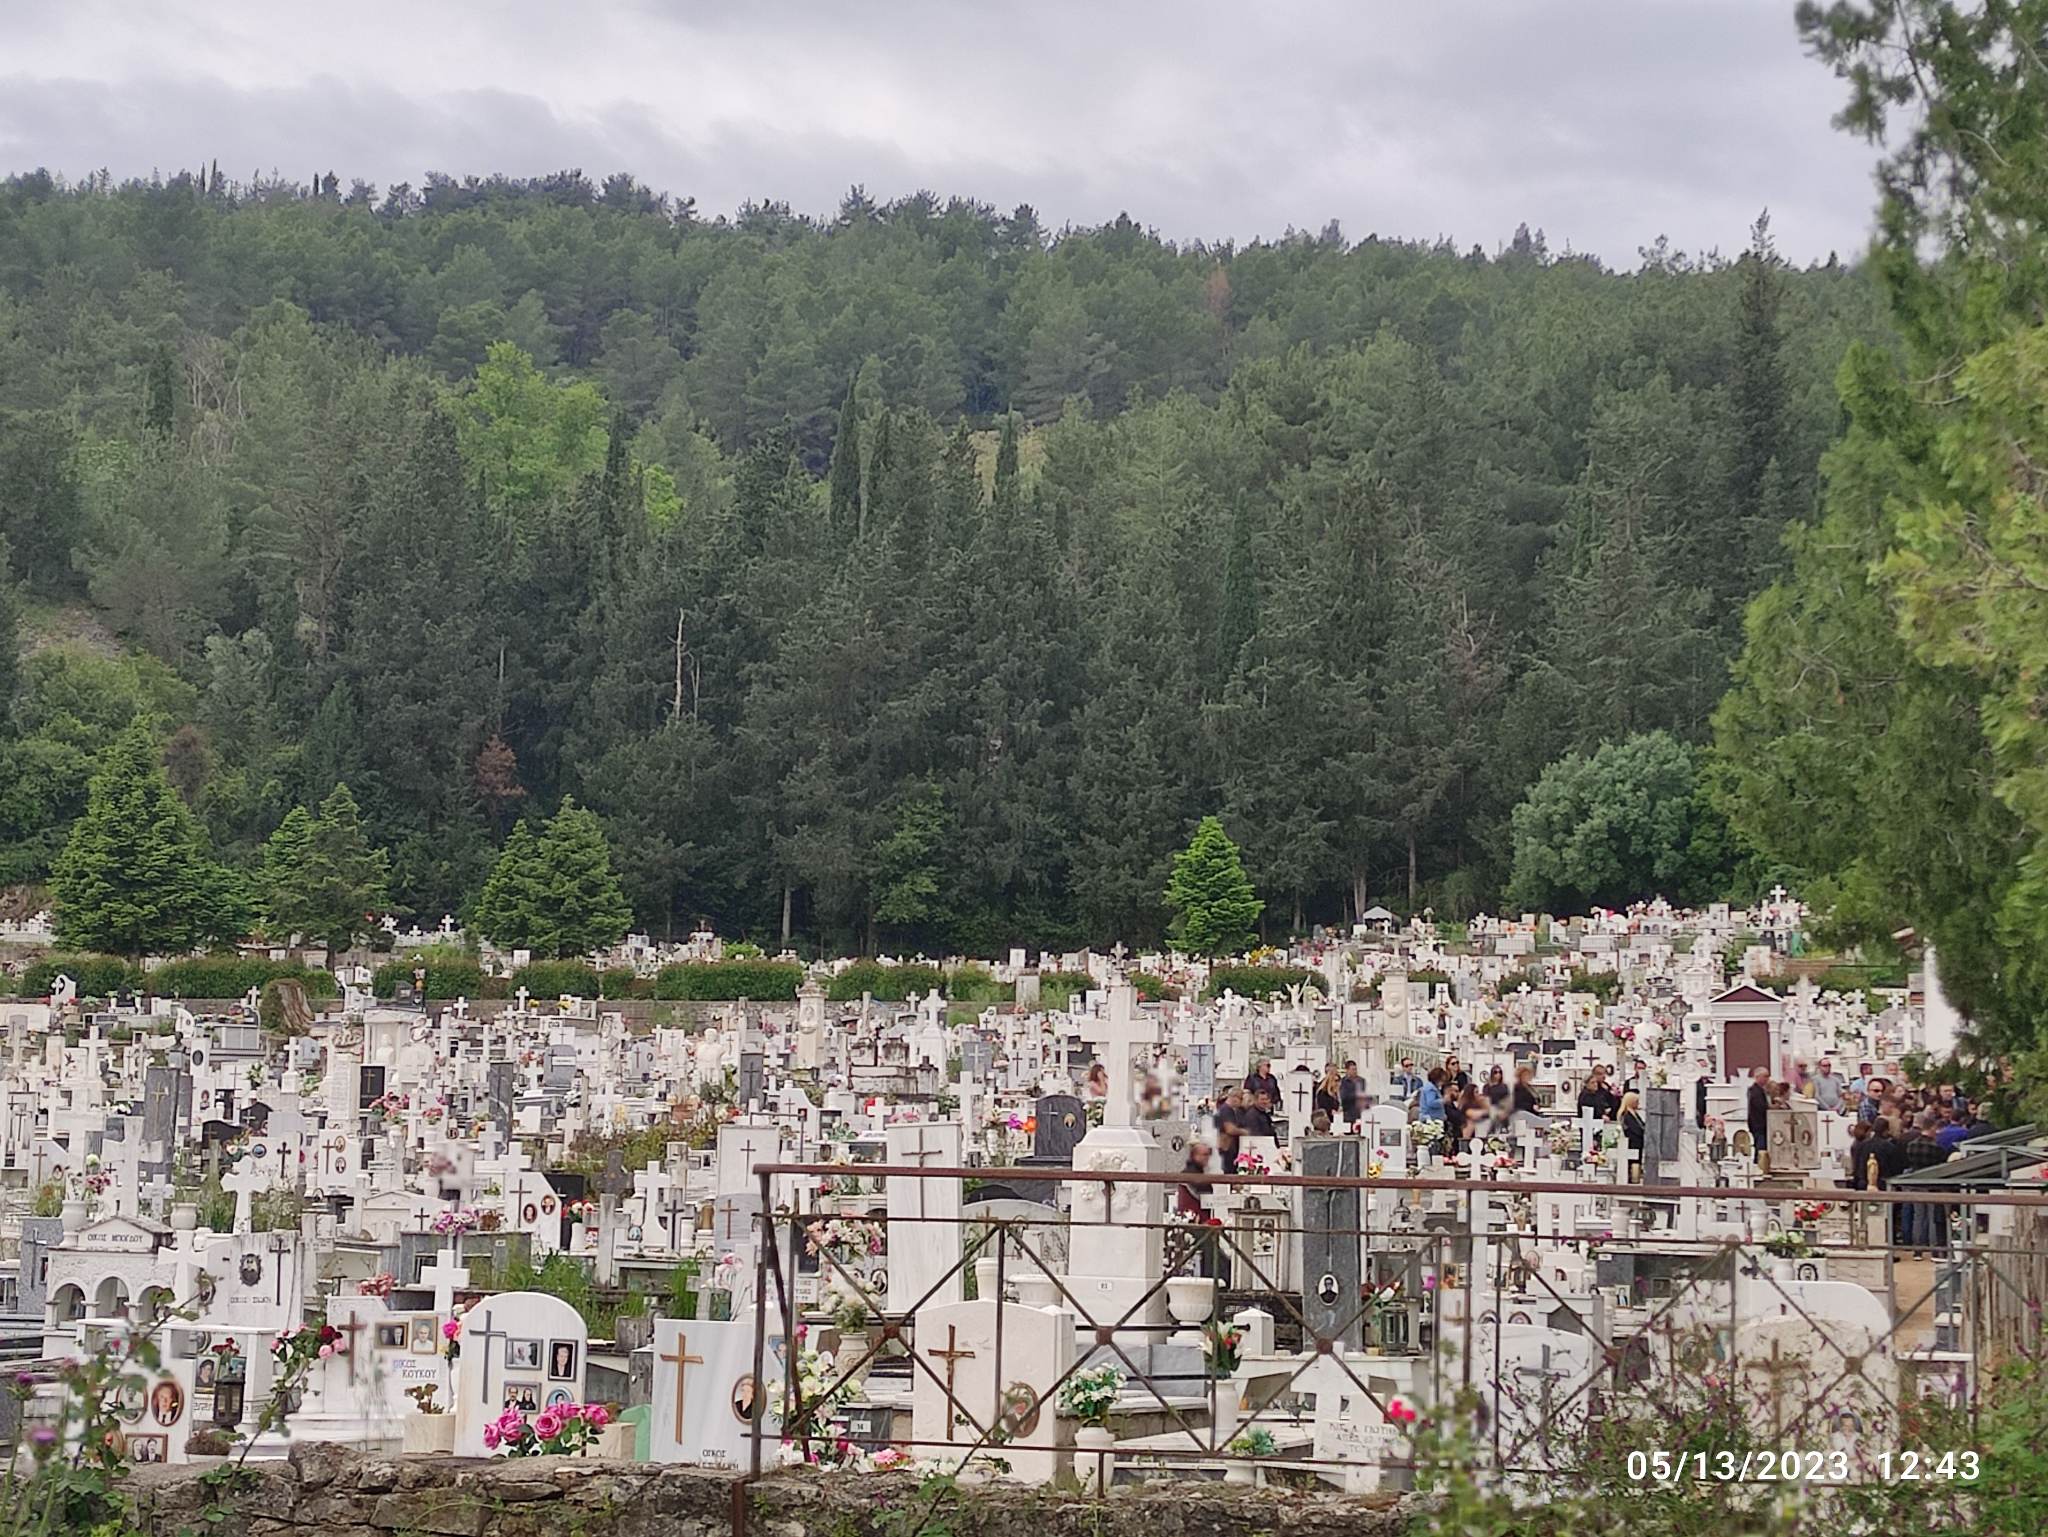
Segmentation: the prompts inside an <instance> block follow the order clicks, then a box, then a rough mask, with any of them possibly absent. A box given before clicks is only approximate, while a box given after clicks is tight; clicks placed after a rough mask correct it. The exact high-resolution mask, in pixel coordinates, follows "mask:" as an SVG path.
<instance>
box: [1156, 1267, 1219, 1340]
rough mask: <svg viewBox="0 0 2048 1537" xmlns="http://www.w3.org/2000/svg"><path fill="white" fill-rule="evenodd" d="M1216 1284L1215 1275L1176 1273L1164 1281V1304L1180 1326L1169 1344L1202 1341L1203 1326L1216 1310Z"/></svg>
mask: <svg viewBox="0 0 2048 1537" xmlns="http://www.w3.org/2000/svg"><path fill="white" fill-rule="evenodd" d="M1216 1286H1217V1282H1216V1279H1215V1277H1214V1276H1175V1277H1173V1278H1172V1279H1170V1280H1169V1281H1168V1282H1167V1283H1166V1306H1167V1308H1168V1309H1169V1310H1170V1311H1171V1312H1172V1314H1173V1321H1174V1322H1175V1323H1177V1324H1179V1325H1180V1332H1179V1333H1178V1334H1175V1335H1174V1336H1173V1338H1172V1339H1171V1340H1170V1341H1168V1343H1169V1344H1174V1345H1200V1344H1201V1343H1202V1325H1203V1324H1205V1323H1207V1322H1208V1321H1209V1316H1210V1314H1212V1313H1214V1312H1215V1310H1216Z"/></svg>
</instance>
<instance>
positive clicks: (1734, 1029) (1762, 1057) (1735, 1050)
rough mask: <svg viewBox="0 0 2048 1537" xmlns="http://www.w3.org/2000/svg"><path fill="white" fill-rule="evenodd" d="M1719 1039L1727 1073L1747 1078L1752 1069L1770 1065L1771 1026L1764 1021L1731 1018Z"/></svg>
mask: <svg viewBox="0 0 2048 1537" xmlns="http://www.w3.org/2000/svg"><path fill="white" fill-rule="evenodd" d="M1721 1039H1722V1057H1721V1060H1722V1062H1723V1063H1724V1064H1726V1068H1725V1070H1726V1072H1727V1073H1729V1074H1732V1075H1735V1076H1738V1077H1743V1078H1747V1077H1748V1076H1749V1075H1750V1073H1751V1071H1752V1070H1754V1069H1756V1068H1759V1067H1769V1066H1770V1065H1771V1027H1770V1025H1769V1024H1768V1023H1767V1022H1766V1021H1764V1020H1761V1019H1731V1020H1729V1021H1728V1024H1727V1026H1726V1030H1725V1033H1724V1034H1723V1036H1722V1038H1721Z"/></svg>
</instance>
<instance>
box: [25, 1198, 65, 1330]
mask: <svg viewBox="0 0 2048 1537" xmlns="http://www.w3.org/2000/svg"><path fill="white" fill-rule="evenodd" d="M63 1241H64V1219H63V1218H62V1217H23V1218H22V1219H21V1280H20V1283H19V1286H18V1289H17V1291H16V1299H17V1310H18V1311H20V1312H22V1313H25V1314H34V1315H35V1316H36V1317H41V1316H42V1312H43V1307H44V1305H45V1304H46V1303H47V1302H48V1301H49V1294H50V1259H49V1255H50V1251H51V1250H52V1249H54V1248H56V1247H57V1245H58V1244H60V1243H62V1242H63Z"/></svg>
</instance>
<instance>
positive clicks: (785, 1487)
mask: <svg viewBox="0 0 2048 1537" xmlns="http://www.w3.org/2000/svg"><path fill="white" fill-rule="evenodd" d="M208 1471H209V1470H207V1469H205V1468H201V1467H196V1466H180V1467H146V1468H139V1469H137V1470H136V1472H135V1474H134V1476H133V1478H132V1479H131V1480H129V1482H128V1485H127V1487H128V1491H129V1493H130V1494H131V1495H132V1496H133V1497H134V1498H135V1500H136V1501H137V1504H138V1505H139V1507H140V1514H141V1526H140V1537H177V1534H179V1533H180V1532H199V1533H205V1534H208V1537H732V1534H734V1533H736V1532H739V1531H742V1530H743V1531H744V1532H746V1533H748V1534H752V1537H920V1534H924V1533H929V1532H939V1531H944V1532H946V1533H949V1534H951V1537H1017V1534H1022V1533H1028V1534H1030V1537H1277V1534H1280V1533H1285V1534H1286V1537H1398V1534H1400V1533H1401V1532H1402V1531H1403V1530H1404V1528H1405V1527H1406V1526H1407V1524H1408V1521H1407V1514H1406V1512H1405V1511H1404V1510H1403V1509H1402V1508H1400V1507H1399V1506H1398V1505H1397V1504H1396V1503H1395V1497H1394V1496H1384V1497H1375V1496H1355V1495H1354V1496H1344V1495H1336V1494H1328V1495H1323V1494H1303V1493H1299V1492H1295V1491H1290V1490H1282V1489H1248V1488H1244V1487H1242V1486H1239V1485H1235V1484H1224V1483H1217V1482H1212V1481H1204V1480H1200V1479H1193V1478H1183V1479H1176V1480H1173V1481H1171V1482H1169V1483H1160V1484H1156V1485H1148V1486H1141V1487H1137V1488H1130V1489H1118V1490H1117V1491H1115V1492H1114V1493H1113V1494H1112V1495H1111V1496H1110V1497H1109V1498H1108V1499H1102V1500H1098V1499H1093V1498H1090V1497H1088V1496H1085V1495H1081V1494H1073V1493H1065V1492H1062V1491H1060V1490H1056V1489H1046V1488H1026V1487H1019V1486H1012V1485H1006V1484H980V1483H974V1484H967V1485H964V1486H961V1487H959V1488H958V1489H957V1490H948V1491H945V1492H944V1494H943V1495H942V1499H943V1504H942V1505H941V1506H940V1507H939V1508H938V1509H936V1510H935V1511H933V1512H932V1513H931V1518H930V1521H929V1523H927V1521H926V1520H925V1519H923V1512H924V1509H925V1507H926V1506H927V1505H929V1504H930V1503H931V1501H932V1495H931V1494H929V1493H924V1492H921V1491H920V1487H919V1482H918V1480H917V1479H916V1478H915V1477H913V1476H911V1475H909V1474H907V1473H841V1472H833V1471H827V1470H820V1469H802V1470H795V1471H789V1472H781V1473H776V1474H774V1475H772V1476H770V1477H768V1478H765V1479H763V1480H762V1481H761V1482H760V1483H758V1484H753V1485H747V1484H745V1483H743V1482H742V1481H740V1480H739V1479H737V1478H735V1477H734V1476H733V1475H731V1474H728V1473H720V1472H717V1471H713V1470H709V1469H703V1468H683V1467H668V1466H663V1465H659V1464H654V1463H644V1462H598V1461H592V1460H584V1459H570V1458H565V1457H530V1458H521V1459H519V1460H516V1461H514V1460H509V1459H505V1458H462V1457H377V1456H368V1455H365V1454H363V1453H361V1452H356V1451H353V1450H350V1449H349V1448H346V1447H341V1446H336V1445H333V1444H330V1443H326V1442H313V1441H309V1442H304V1443H302V1444H300V1445H299V1446H297V1447H294V1448H293V1450H292V1454H291V1456H290V1457H289V1458H286V1459H282V1460H276V1461H266V1462H251V1463H248V1464H247V1465H246V1466H245V1468H244V1469H243V1470H242V1472H241V1474H240V1475H239V1476H238V1477H237V1478H236V1479H235V1480H233V1481H232V1482H216V1481H213V1480H209V1479H208V1477H207V1473H208Z"/></svg>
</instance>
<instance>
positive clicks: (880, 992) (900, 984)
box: [825, 961, 946, 1003]
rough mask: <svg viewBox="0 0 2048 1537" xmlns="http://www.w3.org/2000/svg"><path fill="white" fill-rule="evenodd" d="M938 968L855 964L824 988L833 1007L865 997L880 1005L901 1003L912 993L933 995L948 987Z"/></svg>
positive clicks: (877, 962) (861, 962) (874, 962)
mask: <svg viewBox="0 0 2048 1537" xmlns="http://www.w3.org/2000/svg"><path fill="white" fill-rule="evenodd" d="M945 980H946V979H945V978H944V977H943V976H941V975H940V973H939V968H938V967H936V966H918V965H909V966H884V965H883V964H882V963H881V962H880V961H855V962H854V963H853V964H852V965H851V966H849V967H847V968H846V969H845V970H844V971H842V972H840V973H839V974H838V975H837V976H835V977H833V979H832V980H831V981H830V982H828V983H827V984H826V985H825V996H826V997H827V998H829V999H831V1000H832V1001H833V1002H834V1003H854V1002H857V1001H858V1000H859V999H860V997H861V995H862V994H866V995H868V996H869V997H872V998H874V999H875V1000H876V1001H877V1002H879V1003H902V1002H904V1001H905V1000H906V999H908V998H909V997H910V995H911V994H912V993H918V994H923V993H934V992H937V991H939V990H940V989H941V988H942V987H943V986H944V985H945Z"/></svg>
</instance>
